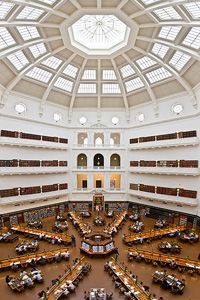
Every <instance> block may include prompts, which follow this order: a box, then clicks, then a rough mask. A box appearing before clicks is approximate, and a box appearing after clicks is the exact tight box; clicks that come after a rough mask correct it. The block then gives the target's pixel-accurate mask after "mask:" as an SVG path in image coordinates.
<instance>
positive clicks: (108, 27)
mask: <svg viewBox="0 0 200 300" xmlns="http://www.w3.org/2000/svg"><path fill="white" fill-rule="evenodd" d="M68 32H69V35H70V39H71V43H72V45H73V46H75V47H77V48H79V49H80V50H82V51H84V52H85V53H87V54H91V55H103V54H106V55H108V54H112V53H113V52H115V51H117V50H119V49H120V48H122V47H124V46H126V45H127V42H128V38H129V35H130V28H129V27H128V26H127V25H126V24H125V23H123V22H122V21H121V20H120V19H118V18H117V17H116V16H115V15H107V14H105V15H93V14H91V15H84V16H82V17H80V19H78V20H77V21H76V22H75V23H73V24H72V25H71V26H70V27H69V28H68Z"/></svg>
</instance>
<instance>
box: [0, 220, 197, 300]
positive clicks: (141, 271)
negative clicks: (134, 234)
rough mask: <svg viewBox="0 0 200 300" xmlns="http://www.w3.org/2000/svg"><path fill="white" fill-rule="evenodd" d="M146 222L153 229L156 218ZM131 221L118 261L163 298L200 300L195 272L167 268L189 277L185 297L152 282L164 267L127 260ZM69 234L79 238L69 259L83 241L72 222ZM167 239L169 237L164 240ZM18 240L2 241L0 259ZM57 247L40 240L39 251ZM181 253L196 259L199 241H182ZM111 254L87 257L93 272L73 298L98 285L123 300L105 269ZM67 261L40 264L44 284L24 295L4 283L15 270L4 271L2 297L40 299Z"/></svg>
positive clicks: (154, 246) (119, 243)
mask: <svg viewBox="0 0 200 300" xmlns="http://www.w3.org/2000/svg"><path fill="white" fill-rule="evenodd" d="M93 218H94V215H93V216H92V217H91V218H90V219H85V220H86V222H87V223H91V224H92V220H93ZM143 221H144V223H145V230H148V229H152V228H153V224H154V222H155V220H152V219H150V218H146V217H145V218H144V219H143ZM53 222H54V218H51V219H48V220H44V229H47V230H50V229H51V225H52V223H53ZM107 222H110V219H109V220H108V219H107ZM131 223H132V222H130V221H127V222H126V223H125V225H124V226H123V228H122V230H120V231H119V232H118V234H117V235H116V236H115V238H114V240H115V243H116V246H117V247H118V249H119V253H120V255H119V260H120V261H122V262H124V263H125V264H126V265H127V267H128V269H129V270H130V271H132V272H133V273H134V274H136V275H137V276H138V279H139V280H140V281H142V282H143V283H144V284H145V285H148V286H150V290H151V291H152V293H155V294H156V296H159V297H160V296H162V297H164V300H174V299H181V300H199V299H200V288H199V287H200V276H198V275H195V276H194V277H191V276H190V275H188V274H180V273H178V272H176V271H171V270H169V269H167V271H168V272H169V273H171V274H172V273H173V274H177V276H178V277H179V278H180V279H181V278H184V279H185V280H186V288H185V291H184V294H183V295H182V296H180V295H173V294H171V293H170V292H169V291H166V290H163V289H161V288H160V287H159V286H158V285H155V284H152V280H151V278H152V274H153V273H154V271H155V270H156V269H161V268H156V269H155V268H154V267H153V266H151V265H147V264H145V263H137V262H131V263H130V262H128V260H127V249H128V247H127V246H125V245H124V244H123V243H122V235H123V233H128V232H129V231H128V226H129V225H130V224H131ZM95 229H99V230H102V228H101V227H95ZM68 233H69V234H74V235H75V237H76V241H77V246H76V248H73V247H71V246H70V247H69V249H70V252H71V258H70V262H69V263H71V262H72V260H73V259H74V258H75V257H79V256H80V250H79V248H80V241H81V238H80V236H79V235H78V233H77V231H76V230H75V229H74V227H73V225H72V223H71V222H70V221H69V230H68ZM20 239H23V236H20ZM163 240H167V239H163ZM17 243H19V241H17V242H15V243H13V244H0V258H1V259H2V258H7V257H8V256H15V255H16V254H15V245H16V244H17ZM158 243H159V242H158V241H154V242H153V243H151V244H149V245H148V244H146V245H143V246H138V247H141V248H143V249H147V250H150V251H151V250H155V251H157V245H158ZM55 248H58V246H56V245H50V244H48V243H46V242H40V250H39V251H42V250H49V249H55ZM182 248H183V250H182V253H181V254H180V256H182V257H187V256H189V257H190V258H192V259H197V257H198V254H199V252H200V242H198V243H197V244H195V245H188V244H182ZM108 259H109V257H107V258H105V259H102V258H100V259H97V258H92V259H90V258H88V259H87V260H88V261H89V262H90V263H91V265H92V271H91V272H90V273H89V275H87V276H86V277H84V279H83V280H82V281H81V282H80V284H79V286H78V288H77V289H76V293H73V294H71V295H70V297H68V298H69V299H71V300H75V299H77V300H82V299H84V297H83V296H84V291H89V290H90V288H92V287H97V288H101V287H103V288H105V289H106V291H107V292H108V293H110V292H113V296H114V297H113V299H115V300H120V299H124V297H123V295H122V294H120V293H119V292H118V289H116V288H115V287H114V284H113V281H112V279H111V277H110V276H109V275H108V273H107V272H104V268H103V267H104V263H105V262H106V260H108ZM69 263H68V262H60V263H58V264H47V265H45V266H39V268H40V269H41V270H42V272H43V274H44V283H43V284H36V285H35V287H34V288H33V289H25V291H24V292H22V293H21V294H18V293H14V292H12V291H11V290H10V288H9V287H8V286H7V284H6V283H5V277H6V275H7V274H11V273H12V274H13V272H11V271H10V272H8V271H7V272H1V273H0V291H1V299H2V300H19V299H24V300H27V299H28V300H36V299H38V296H37V294H38V292H40V291H41V290H43V289H46V288H47V287H49V286H51V280H52V279H55V278H56V277H57V276H58V275H62V274H63V273H64V270H65V269H66V266H67V264H69ZM17 274H18V273H14V275H17Z"/></svg>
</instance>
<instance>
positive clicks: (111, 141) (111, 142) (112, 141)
mask: <svg viewBox="0 0 200 300" xmlns="http://www.w3.org/2000/svg"><path fill="white" fill-rule="evenodd" d="M114 144H115V141H114V139H113V138H110V145H111V146H114Z"/></svg>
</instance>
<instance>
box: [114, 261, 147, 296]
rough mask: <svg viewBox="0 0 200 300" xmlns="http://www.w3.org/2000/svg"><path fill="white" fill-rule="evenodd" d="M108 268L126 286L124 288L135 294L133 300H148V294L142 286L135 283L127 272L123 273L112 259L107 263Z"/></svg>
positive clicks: (123, 270)
mask: <svg viewBox="0 0 200 300" xmlns="http://www.w3.org/2000/svg"><path fill="white" fill-rule="evenodd" d="M109 266H110V268H111V269H112V271H113V272H114V273H115V275H116V276H117V277H118V278H119V280H120V281H121V282H122V283H123V284H124V285H125V286H126V288H127V289H128V290H129V291H131V292H134V293H135V295H134V298H135V299H137V300H149V293H148V292H145V291H144V290H143V288H142V286H141V285H140V284H139V283H136V282H135V280H134V279H133V278H132V276H131V275H130V273H129V272H128V271H125V269H124V267H122V266H121V265H120V264H119V263H118V262H116V261H115V259H114V258H113V259H112V261H110V262H109Z"/></svg>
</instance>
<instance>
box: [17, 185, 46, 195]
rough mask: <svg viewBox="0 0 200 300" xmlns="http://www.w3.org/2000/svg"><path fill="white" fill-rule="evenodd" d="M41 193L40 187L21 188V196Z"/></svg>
mask: <svg viewBox="0 0 200 300" xmlns="http://www.w3.org/2000/svg"><path fill="white" fill-rule="evenodd" d="M39 193H41V187H40V186H31V187H23V188H20V195H30V194H39Z"/></svg>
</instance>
